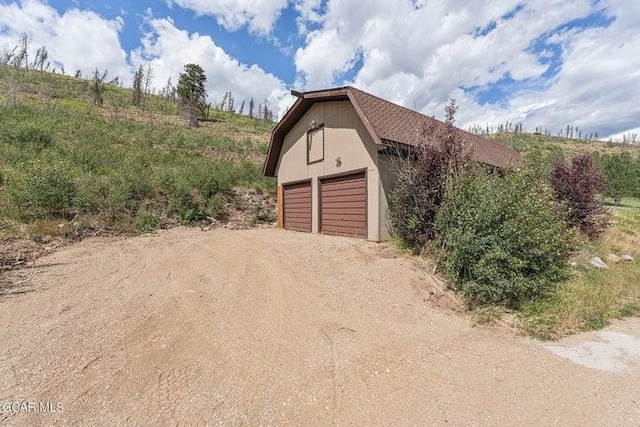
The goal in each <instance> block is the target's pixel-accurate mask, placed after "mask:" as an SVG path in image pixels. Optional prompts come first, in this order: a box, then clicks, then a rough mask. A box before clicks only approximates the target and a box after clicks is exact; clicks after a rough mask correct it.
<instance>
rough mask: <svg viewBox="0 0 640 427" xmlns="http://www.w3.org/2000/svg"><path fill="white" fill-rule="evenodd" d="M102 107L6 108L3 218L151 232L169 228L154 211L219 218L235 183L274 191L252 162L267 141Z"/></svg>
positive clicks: (170, 217) (1, 117) (188, 219)
mask: <svg viewBox="0 0 640 427" xmlns="http://www.w3.org/2000/svg"><path fill="white" fill-rule="evenodd" d="M101 113H102V111H101V110H99V109H85V110H84V111H83V112H82V113H81V112H79V110H78V108H77V107H76V106H65V105H58V106H57V107H56V108H55V109H53V110H46V111H45V109H44V108H43V106H42V104H30V103H26V102H21V104H20V105H19V106H18V107H15V108H14V107H12V106H6V105H5V106H3V107H0V177H1V179H0V217H1V218H9V219H11V220H14V221H18V222H22V223H30V222H34V221H37V220H43V219H55V218H57V219H60V220H70V219H72V218H77V217H78V216H79V215H80V216H82V215H94V216H96V215H97V216H99V217H100V224H101V226H102V227H108V228H113V229H119V228H123V229H128V228H129V227H130V226H132V224H142V225H140V226H139V228H140V230H144V231H148V230H149V229H150V228H153V226H159V225H160V222H159V221H157V220H154V218H164V219H165V221H168V222H179V223H183V224H189V223H192V222H195V221H202V220H206V219H207V218H208V217H215V216H218V215H219V214H220V209H221V205H224V204H225V202H233V200H231V199H232V198H233V197H234V194H233V192H232V190H233V189H238V188H244V189H251V190H253V191H259V192H271V193H272V192H273V191H274V188H275V185H274V182H273V181H272V180H271V179H268V178H264V177H262V174H261V165H260V164H258V163H255V162H254V161H252V160H251V158H252V157H253V158H255V157H256V153H259V152H260V151H261V150H262V148H261V147H260V146H259V145H257V144H255V143H253V142H252V141H250V140H246V139H243V140H235V139H233V138H232V137H230V136H228V135H215V134H211V133H205V132H198V131H194V130H189V129H186V128H183V127H180V126H175V125H171V124H163V123H156V124H150V123H144V122H136V121H132V120H126V121H123V120H110V119H109V118H107V117H105V116H104V115H103V114H101ZM201 148H207V149H208V150H209V154H208V155H207V156H205V155H203V154H202V153H201V152H200V151H199V149H201ZM259 156H260V155H259ZM140 218H142V220H141V219H140Z"/></svg>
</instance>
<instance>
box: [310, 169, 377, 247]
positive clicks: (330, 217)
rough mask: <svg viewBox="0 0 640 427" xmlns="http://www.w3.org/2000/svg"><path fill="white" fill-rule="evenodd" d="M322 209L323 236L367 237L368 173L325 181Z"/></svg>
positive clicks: (322, 186) (323, 181)
mask: <svg viewBox="0 0 640 427" xmlns="http://www.w3.org/2000/svg"><path fill="white" fill-rule="evenodd" d="M321 209H322V213H321V216H320V217H321V222H322V224H321V228H322V233H324V234H338V235H347V236H362V237H365V236H366V234H367V233H366V232H367V181H366V177H365V174H364V172H361V173H357V174H353V175H347V176H340V177H336V178H328V179H324V180H322V184H321Z"/></svg>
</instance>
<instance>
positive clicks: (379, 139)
mask: <svg viewBox="0 0 640 427" xmlns="http://www.w3.org/2000/svg"><path fill="white" fill-rule="evenodd" d="M347 99H348V100H350V101H351V103H352V104H353V106H354V108H355V110H356V112H357V113H358V115H359V116H360V119H361V120H362V121H363V123H364V125H365V127H366V128H367V130H368V131H369V133H370V134H371V137H372V138H373V140H374V141H375V142H376V143H377V144H382V145H387V144H390V143H400V144H405V145H415V144H416V143H417V142H418V141H419V140H420V134H421V132H422V129H423V127H424V126H425V125H426V126H430V125H433V126H444V123H442V122H440V121H438V120H435V119H432V118H430V117H427V116H425V115H423V114H420V113H418V112H415V111H412V110H409V109H407V108H404V107H401V106H399V105H397V104H394V103H392V102H389V101H386V100H384V99H382V98H378V97H377V96H373V95H371V94H368V93H366V92H363V91H361V90H359V89H356V88H354V87H350V86H347V87H343V88H336V89H329V90H322V91H314V92H305V93H303V94H301V96H300V97H299V98H298V100H297V101H296V102H295V104H294V105H293V106H292V107H291V109H290V110H289V111H288V112H287V114H285V116H284V117H283V118H282V120H281V121H280V123H278V125H277V126H276V127H275V129H274V130H273V133H272V134H271V142H270V144H269V152H268V154H267V159H266V161H265V165H264V174H265V175H267V176H274V175H275V169H276V165H277V163H278V158H279V156H280V150H281V148H282V143H283V142H284V137H285V135H286V134H287V133H288V132H289V130H291V128H292V127H293V126H294V125H295V123H296V122H297V121H298V120H300V119H301V118H302V116H303V115H304V113H305V112H307V110H309V108H311V106H312V105H313V104H314V103H316V102H325V101H339V100H347ZM460 132H461V133H462V135H463V137H464V138H465V139H466V140H467V142H468V143H469V145H470V148H471V149H472V150H473V156H474V158H476V159H477V160H478V161H479V162H482V163H485V164H488V165H491V166H496V167H499V168H504V167H506V166H508V165H509V164H517V163H519V162H520V161H521V160H522V157H521V156H520V154H519V153H518V152H517V151H515V150H514V149H512V148H509V147H505V146H504V145H500V144H498V143H496V142H494V141H490V140H488V139H485V138H482V137H480V136H477V135H473V134H471V133H468V132H465V131H462V130H460Z"/></svg>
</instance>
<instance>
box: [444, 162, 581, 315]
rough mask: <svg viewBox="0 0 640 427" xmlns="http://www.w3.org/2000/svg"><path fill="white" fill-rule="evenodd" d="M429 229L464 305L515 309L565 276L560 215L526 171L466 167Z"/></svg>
mask: <svg viewBox="0 0 640 427" xmlns="http://www.w3.org/2000/svg"><path fill="white" fill-rule="evenodd" d="M435 228H436V232H437V236H436V240H435V241H434V252H435V254H436V258H437V260H438V264H439V265H440V266H441V268H442V269H443V270H444V273H445V275H446V276H447V278H448V279H450V280H451V281H452V282H454V283H455V286H456V287H457V288H458V289H459V290H461V291H462V293H463V294H464V295H465V296H466V297H467V298H468V300H469V303H470V305H471V306H480V305H487V304H500V305H504V306H506V307H509V308H518V307H519V306H520V305H521V304H522V303H523V302H526V301H532V300H536V299H539V298H542V297H545V296H547V295H549V294H551V293H552V292H553V291H554V289H555V288H556V286H557V284H558V283H560V282H562V281H564V280H565V279H566V278H567V277H568V266H567V262H566V260H567V256H568V254H569V251H570V249H571V244H570V242H571V240H570V239H569V236H568V234H567V232H566V229H565V225H564V221H563V217H562V215H561V213H560V212H559V211H558V209H557V207H556V205H555V203H554V201H553V195H552V193H551V189H550V188H549V187H548V185H546V184H544V183H543V182H542V181H541V180H540V178H538V175H537V174H536V173H535V172H532V171H530V170H518V171H514V172H508V173H506V175H505V176H502V177H500V176H497V175H495V174H491V173H489V172H486V171H483V170H480V169H475V170H471V169H469V170H468V171H467V172H465V173H464V174H463V175H462V177H461V179H460V180H459V182H458V185H456V186H455V187H454V188H452V190H451V191H450V192H449V193H448V194H447V197H446V199H445V200H444V203H443V205H442V208H441V209H440V211H439V213H438V216H437V219H436V224H435Z"/></svg>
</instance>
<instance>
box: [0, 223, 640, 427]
mask: <svg viewBox="0 0 640 427" xmlns="http://www.w3.org/2000/svg"><path fill="white" fill-rule="evenodd" d="M28 280H29V282H28V284H29V288H28V290H29V292H26V293H21V294H14V295H8V296H3V297H1V298H0V342H1V343H2V344H1V348H0V424H2V425H16V426H18V425H24V426H37V425H106V426H116V425H148V426H162V425H229V426H235V425H248V426H253V425H264V426H268V425H274V426H276V425H277V426H281V425H292V426H294V425H295V426H302V425H306V426H324V425H328V426H331V425H341V426H351V425H362V426H377V425H379V426H427V425H486V426H499V425H505V426H513V425H536V426H539V425H558V426H566V425H576V426H584V425H601V426H613V425H615V426H625V425H629V426H637V425H640V363H639V362H638V358H640V354H638V357H635V356H634V355H633V348H635V347H634V345H636V344H637V343H640V341H636V344H634V340H637V339H638V337H640V322H639V321H638V320H637V319H636V320H629V321H625V322H620V323H618V324H617V325H615V326H614V327H613V328H610V329H608V330H607V331H605V333H610V334H614V335H615V334H618V335H619V334H622V335H625V336H626V338H625V339H626V340H627V342H626V344H625V345H627V346H626V347H624V348H623V350H620V351H621V352H622V353H619V354H617V356H619V358H622V359H623V362H624V363H623V362H620V363H619V364H613V365H611V364H606V363H605V364H604V365H602V364H601V365H598V364H596V365H593V364H589V363H580V362H581V360H584V358H585V357H586V358H587V359H588V357H589V354H590V353H589V352H591V353H593V352H594V351H595V350H594V348H596V347H597V346H596V347H593V346H591V347H590V346H588V345H582V344H583V343H581V341H580V340H581V338H580V337H572V338H571V340H569V341H566V342H559V343H552V344H543V343H540V342H537V341H534V340H530V339H528V338H524V337H518V336H515V335H514V334H513V332H510V331H508V330H505V329H499V328H496V327H493V328H490V327H473V326H472V325H471V324H470V322H469V320H468V318H466V317H465V316H464V315H463V314H460V313H456V312H454V311H452V310H448V309H446V308H443V307H442V306H446V307H451V306H454V304H453V303H452V301H453V300H452V299H451V298H450V297H449V296H448V295H447V294H446V293H445V292H443V291H442V290H441V289H440V287H439V285H438V283H436V282H435V281H434V280H433V279H430V278H429V275H428V270H427V269H426V266H425V265H423V264H422V263H421V262H420V261H418V260H416V259H412V258H409V257H398V256H397V255H396V254H395V252H394V250H392V249H390V248H389V247H388V246H385V245H379V244H375V243H370V242H366V241H363V240H356V239H347V238H339V237H329V236H318V235H310V234H303V233H295V232H287V231H282V230H273V229H252V230H241V231H231V230H225V229H216V230H212V231H201V230H198V229H193V228H191V229H186V228H177V229H172V230H168V231H162V232H160V233H158V234H154V235H148V236H142V237H137V238H128V239H90V240H86V241H83V242H81V243H78V244H74V245H72V246H69V247H67V248H64V249H61V250H59V251H58V252H56V253H54V254H52V255H49V256H47V257H45V258H41V259H40V260H39V261H38V267H37V268H34V269H33V270H32V271H31V276H30V277H29V278H28ZM438 305H439V306H438ZM611 336H612V335H608V337H611ZM586 337H587V338H585V339H584V340H591V341H590V342H593V341H594V340H595V341H598V339H599V338H598V337H597V336H594V335H586ZM605 338H606V336H605ZM629 340H630V341H629ZM605 341H606V340H605ZM629 343H630V344H629ZM605 347H606V346H605ZM563 348H564V350H563ZM606 348H609V347H606ZM571 349H578V350H575V351H573V353H572V352H571ZM625 349H626V350H625ZM629 349H631V350H629ZM576 351H577V352H578V356H577V357H573V358H572V357H571V355H574V356H575V354H576ZM625 352H626V353H625ZM613 357H616V354H614V355H613ZM622 359H621V360H622ZM603 366H604V367H605V369H603ZM612 366H613V367H614V368H615V369H611V367H612Z"/></svg>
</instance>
